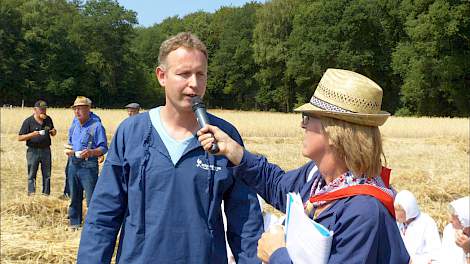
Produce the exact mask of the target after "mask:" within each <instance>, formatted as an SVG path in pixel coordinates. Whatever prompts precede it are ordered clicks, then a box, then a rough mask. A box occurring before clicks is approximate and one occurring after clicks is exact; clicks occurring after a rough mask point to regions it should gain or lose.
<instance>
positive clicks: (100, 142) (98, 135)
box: [94, 123, 108, 155]
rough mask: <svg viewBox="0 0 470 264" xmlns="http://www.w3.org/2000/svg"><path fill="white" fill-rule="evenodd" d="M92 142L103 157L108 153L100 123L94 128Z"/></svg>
mask: <svg viewBox="0 0 470 264" xmlns="http://www.w3.org/2000/svg"><path fill="white" fill-rule="evenodd" d="M94 140H95V143H96V148H99V149H101V152H102V153H103V155H104V154H106V153H107V152H108V139H107V138H106V130H105V129H104V126H103V125H102V124H101V123H100V124H99V125H98V126H96V131H95V138H94Z"/></svg>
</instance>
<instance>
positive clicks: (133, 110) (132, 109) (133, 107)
mask: <svg viewBox="0 0 470 264" xmlns="http://www.w3.org/2000/svg"><path fill="white" fill-rule="evenodd" d="M125 107H126V109H127V114H128V115H129V116H133V115H137V114H138V113H139V111H140V105H139V104H138V103H130V104H128V105H126V106H125Z"/></svg>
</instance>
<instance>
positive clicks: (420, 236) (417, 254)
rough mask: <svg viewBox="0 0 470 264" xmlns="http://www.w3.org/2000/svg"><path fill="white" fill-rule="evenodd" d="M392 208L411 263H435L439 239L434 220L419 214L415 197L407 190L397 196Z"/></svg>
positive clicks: (438, 249) (426, 215) (439, 245)
mask: <svg viewBox="0 0 470 264" xmlns="http://www.w3.org/2000/svg"><path fill="white" fill-rule="evenodd" d="M394 206H395V214H396V219H397V225H398V229H399V230H400V234H401V237H402V238H403V242H405V246H406V250H407V251H408V254H410V257H411V260H412V261H413V263H414V264H428V263H432V262H435V261H437V260H438V258H439V256H438V252H439V251H440V249H441V239H440V237H439V231H438V230H437V225H436V222H435V221H434V219H432V218H431V217H430V216H429V215H428V214H426V213H423V212H420V210H419V206H418V202H417V201H416V198H415V196H414V195H413V194H412V193H411V192H410V191H408V190H403V191H400V192H399V193H398V194H397V196H396V197H395V201H394Z"/></svg>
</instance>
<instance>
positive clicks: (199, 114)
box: [194, 107, 219, 154]
mask: <svg viewBox="0 0 470 264" xmlns="http://www.w3.org/2000/svg"><path fill="white" fill-rule="evenodd" d="M205 110H206V109H205V108H203V107H198V108H196V109H195V110H194V113H195V114H196V120H197V122H198V123H199V126H200V127H201V128H203V127H204V126H205V125H209V124H210V123H209V118H208V117H207V114H206V111H205ZM208 151H209V153H211V154H216V153H217V152H219V146H218V145H217V142H215V141H214V142H213V143H212V146H211V148H210V149H209V150H208Z"/></svg>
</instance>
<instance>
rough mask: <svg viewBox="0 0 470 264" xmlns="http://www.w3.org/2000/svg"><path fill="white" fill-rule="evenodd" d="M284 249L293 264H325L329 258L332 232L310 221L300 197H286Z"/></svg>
mask: <svg viewBox="0 0 470 264" xmlns="http://www.w3.org/2000/svg"><path fill="white" fill-rule="evenodd" d="M285 230H286V247H287V251H288V252H289V256H290V258H291V259H292V262H293V263H294V264H325V263H327V262H328V257H329V256H330V249H331V241H332V239H333V232H332V231H329V230H328V229H326V228H325V227H324V226H322V225H321V224H319V223H317V222H315V221H313V220H312V219H310V218H309V217H308V216H307V215H306V214H305V212H304V206H303V204H302V198H300V195H299V194H298V193H297V194H294V193H289V194H288V195H287V209H286V224H285Z"/></svg>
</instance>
